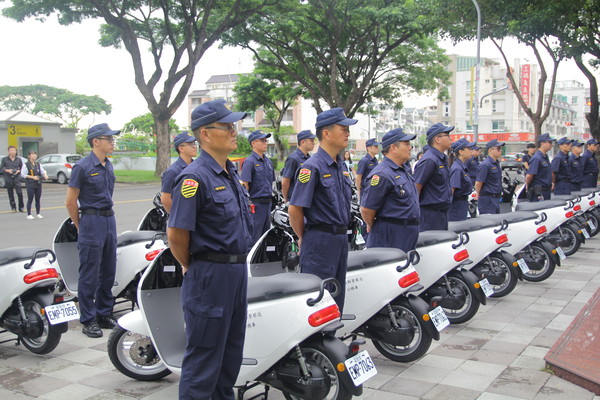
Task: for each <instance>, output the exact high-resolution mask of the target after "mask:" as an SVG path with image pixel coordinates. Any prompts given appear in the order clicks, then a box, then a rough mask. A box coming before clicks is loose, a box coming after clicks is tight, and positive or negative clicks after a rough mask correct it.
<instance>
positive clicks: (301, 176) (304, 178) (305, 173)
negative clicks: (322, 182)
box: [298, 168, 312, 183]
mask: <svg viewBox="0 0 600 400" xmlns="http://www.w3.org/2000/svg"><path fill="white" fill-rule="evenodd" d="M311 173H312V171H311V170H310V169H308V168H302V169H301V170H300V172H299V173H298V180H299V181H300V183H306V182H308V181H309V180H310V174H311Z"/></svg>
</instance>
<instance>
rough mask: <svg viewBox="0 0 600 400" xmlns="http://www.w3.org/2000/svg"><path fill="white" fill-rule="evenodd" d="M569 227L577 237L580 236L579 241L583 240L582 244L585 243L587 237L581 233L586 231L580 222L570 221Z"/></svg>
mask: <svg viewBox="0 0 600 400" xmlns="http://www.w3.org/2000/svg"><path fill="white" fill-rule="evenodd" d="M567 225H568V226H569V227H570V228H571V229H573V231H574V232H575V234H576V235H578V236H579V240H581V243H582V244H583V243H585V236H583V233H581V231H582V230H583V229H585V228H584V227H583V226H582V225H581V224H580V223H579V222H577V221H568V222H567Z"/></svg>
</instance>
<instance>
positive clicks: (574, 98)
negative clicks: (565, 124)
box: [571, 96, 577, 104]
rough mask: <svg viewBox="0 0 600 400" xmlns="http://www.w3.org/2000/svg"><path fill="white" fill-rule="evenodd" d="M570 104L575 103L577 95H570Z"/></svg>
mask: <svg viewBox="0 0 600 400" xmlns="http://www.w3.org/2000/svg"><path fill="white" fill-rule="evenodd" d="M571 104H577V96H573V97H571Z"/></svg>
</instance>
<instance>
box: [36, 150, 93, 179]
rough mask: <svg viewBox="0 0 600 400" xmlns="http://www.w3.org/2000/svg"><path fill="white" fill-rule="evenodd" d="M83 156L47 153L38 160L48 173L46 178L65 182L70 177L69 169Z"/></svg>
mask: <svg viewBox="0 0 600 400" xmlns="http://www.w3.org/2000/svg"><path fill="white" fill-rule="evenodd" d="M82 158H83V156H80V155H79V154H47V155H45V156H44V157H40V158H39V160H38V161H39V162H40V164H41V165H42V167H43V168H44V169H45V170H46V173H47V174H48V179H50V180H51V181H55V182H58V183H67V182H69V179H71V170H72V169H73V165H75V164H76V163H77V161H79V160H81V159H82Z"/></svg>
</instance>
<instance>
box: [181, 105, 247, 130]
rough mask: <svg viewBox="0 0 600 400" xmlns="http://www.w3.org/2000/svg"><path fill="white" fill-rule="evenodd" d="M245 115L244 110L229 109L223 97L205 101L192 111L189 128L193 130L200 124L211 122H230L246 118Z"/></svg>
mask: <svg viewBox="0 0 600 400" xmlns="http://www.w3.org/2000/svg"><path fill="white" fill-rule="evenodd" d="M247 115H248V114H247V113H245V112H233V111H231V110H230V109H229V108H227V106H226V105H225V100H223V99H219V100H212V101H207V102H206V103H202V104H200V105H199V106H198V107H196V108H194V111H192V124H191V128H192V130H193V131H195V130H196V129H198V128H200V127H201V126H204V125H208V124H212V123H213V122H221V123H224V124H231V123H233V122H237V121H239V120H241V119H244V118H246V116H247Z"/></svg>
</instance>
